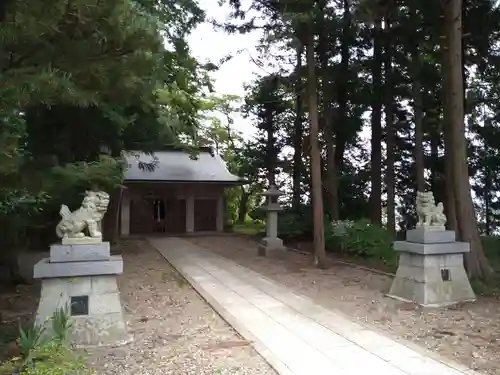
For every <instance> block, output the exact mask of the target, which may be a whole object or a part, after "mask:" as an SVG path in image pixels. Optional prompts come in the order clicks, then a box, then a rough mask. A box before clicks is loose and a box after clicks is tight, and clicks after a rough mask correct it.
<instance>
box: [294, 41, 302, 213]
mask: <svg viewBox="0 0 500 375" xmlns="http://www.w3.org/2000/svg"><path fill="white" fill-rule="evenodd" d="M303 53H304V46H303V45H302V42H299V45H298V47H297V50H296V62H295V87H294V88H295V122H294V126H293V149H294V153H293V172H292V179H293V197H292V207H293V208H294V209H298V207H299V206H300V202H301V189H300V185H301V180H302V179H301V177H302V169H303V168H302V119H303V116H304V114H303V110H302V76H301V71H302V54H303Z"/></svg>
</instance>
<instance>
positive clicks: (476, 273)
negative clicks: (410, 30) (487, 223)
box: [444, 0, 493, 278]
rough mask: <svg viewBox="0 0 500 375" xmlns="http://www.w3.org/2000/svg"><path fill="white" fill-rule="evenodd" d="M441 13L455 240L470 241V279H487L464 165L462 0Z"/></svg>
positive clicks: (450, 3)
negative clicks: (454, 195)
mask: <svg viewBox="0 0 500 375" xmlns="http://www.w3.org/2000/svg"><path fill="white" fill-rule="evenodd" d="M444 12H445V25H446V27H447V31H448V32H447V47H448V51H447V52H448V63H449V71H450V80H449V87H447V89H448V90H449V92H450V101H451V103H450V110H451V113H450V120H451V123H450V133H449V136H450V137H449V138H450V139H451V142H450V145H451V146H452V149H453V164H452V174H453V184H454V187H455V193H456V212H457V227H458V237H459V239H460V240H462V241H464V242H469V243H470V246H471V251H470V252H469V253H466V256H465V265H466V268H467V273H468V275H469V277H470V278H488V277H490V276H491V275H492V274H493V270H492V268H491V266H490V265H489V263H488V260H487V259H486V257H485V255H484V252H483V246H482V243H481V238H480V236H479V231H478V228H477V220H476V212H475V210H474V205H473V202H472V197H471V188H470V183H469V171H468V165H467V142H466V138H465V124H464V92H463V70H462V69H463V66H462V64H463V62H462V58H463V57H462V0H445V1H444ZM448 151H449V150H448Z"/></svg>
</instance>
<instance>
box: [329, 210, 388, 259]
mask: <svg viewBox="0 0 500 375" xmlns="http://www.w3.org/2000/svg"><path fill="white" fill-rule="evenodd" d="M325 239H326V245H327V247H328V248H329V249H338V250H340V251H341V252H344V253H347V254H349V255H354V256H359V257H364V258H373V257H376V258H380V259H384V260H388V259H392V258H393V257H394V251H393V250H392V238H391V236H390V235H389V233H388V232H387V230H386V229H385V228H382V227H380V226H378V225H375V224H373V223H371V222H370V220H367V219H362V220H357V221H352V220H338V221H334V222H331V223H330V224H329V226H328V227H327V230H326V233H325Z"/></svg>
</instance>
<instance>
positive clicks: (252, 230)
mask: <svg viewBox="0 0 500 375" xmlns="http://www.w3.org/2000/svg"><path fill="white" fill-rule="evenodd" d="M265 229H266V224H264V223H254V222H251V221H248V222H245V223H244V224H234V225H233V232H234V233H238V234H247V235H254V234H259V233H262V232H264V231H265Z"/></svg>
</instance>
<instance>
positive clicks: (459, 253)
mask: <svg viewBox="0 0 500 375" xmlns="http://www.w3.org/2000/svg"><path fill="white" fill-rule="evenodd" d="M420 194H424V193H420ZM425 194H427V195H426V196H424V198H425V199H427V198H429V193H425ZM429 201H431V202H432V204H434V198H433V197H430V198H429ZM433 207H434V209H435V208H436V206H432V205H430V207H429V206H424V207H423V208H422V206H419V201H418V200H417V212H420V214H421V215H420V214H419V222H420V223H421V225H419V226H418V227H417V229H414V230H409V231H408V232H407V234H406V241H396V242H394V250H395V251H398V252H399V253H400V254H399V262H398V270H397V272H396V277H395V278H394V280H393V282H392V285H391V289H390V291H389V293H388V296H389V297H392V298H395V299H398V300H402V301H407V302H416V303H418V304H419V305H422V306H428V307H439V306H446V305H452V304H456V303H458V302H464V301H473V300H475V298H476V297H475V295H474V291H473V290H472V287H471V285H470V282H469V279H468V277H467V274H466V272H465V268H464V259H463V254H464V253H467V252H469V251H470V246H469V244H468V243H465V242H457V241H455V232H453V231H449V230H445V229H444V222H445V220H446V218H444V220H441V221H438V220H437V219H438V218H439V217H441V218H443V215H442V206H441V208H439V209H438V210H437V212H438V213H439V215H441V216H438V215H436V214H435V213H434V212H436V211H433ZM429 212H430V213H429ZM425 215H427V219H426V218H425ZM429 215H430V217H429ZM436 221H437V225H433V224H434V223H435V222H436ZM426 222H427V224H428V225H425V223H426ZM436 227H437V228H436Z"/></svg>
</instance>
